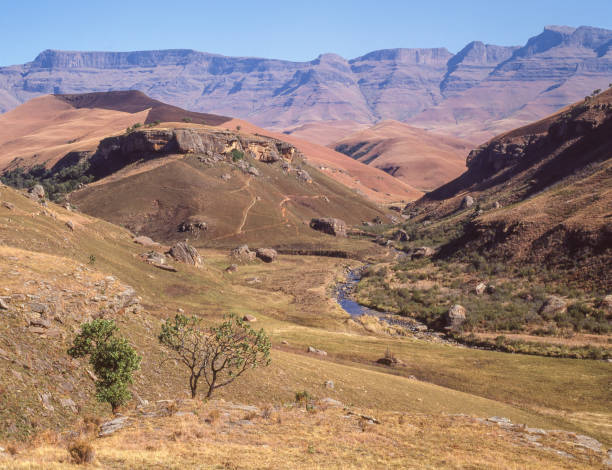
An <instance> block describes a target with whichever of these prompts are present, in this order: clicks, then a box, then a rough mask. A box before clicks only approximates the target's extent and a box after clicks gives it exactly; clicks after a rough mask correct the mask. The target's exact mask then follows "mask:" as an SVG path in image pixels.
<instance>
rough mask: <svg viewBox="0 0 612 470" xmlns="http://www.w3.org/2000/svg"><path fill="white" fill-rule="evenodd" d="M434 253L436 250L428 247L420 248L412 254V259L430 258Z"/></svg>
mask: <svg viewBox="0 0 612 470" xmlns="http://www.w3.org/2000/svg"><path fill="white" fill-rule="evenodd" d="M435 253H436V250H434V249H433V248H430V247H428V246H420V247H418V248H416V249H415V250H414V251H413V252H412V256H411V257H412V259H421V258H430V257H431V256H433V255H434V254H435Z"/></svg>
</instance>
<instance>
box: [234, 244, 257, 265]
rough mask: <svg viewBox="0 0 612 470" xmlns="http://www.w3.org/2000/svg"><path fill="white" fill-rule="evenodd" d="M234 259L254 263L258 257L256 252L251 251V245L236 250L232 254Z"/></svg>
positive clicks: (241, 246)
mask: <svg viewBox="0 0 612 470" xmlns="http://www.w3.org/2000/svg"><path fill="white" fill-rule="evenodd" d="M231 256H232V257H233V258H236V259H239V260H240V261H243V262H246V261H253V260H254V259H255V257H256V254H255V252H254V251H251V250H249V245H240V246H239V247H237V248H234V249H233V250H232V252H231Z"/></svg>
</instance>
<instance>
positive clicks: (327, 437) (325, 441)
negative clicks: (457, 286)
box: [0, 403, 602, 470]
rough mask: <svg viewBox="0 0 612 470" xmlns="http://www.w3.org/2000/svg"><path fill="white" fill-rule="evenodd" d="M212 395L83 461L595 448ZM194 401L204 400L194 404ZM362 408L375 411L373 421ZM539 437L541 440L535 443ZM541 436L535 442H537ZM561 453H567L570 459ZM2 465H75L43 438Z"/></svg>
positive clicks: (470, 460) (502, 460) (143, 463)
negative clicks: (210, 418)
mask: <svg viewBox="0 0 612 470" xmlns="http://www.w3.org/2000/svg"><path fill="white" fill-rule="evenodd" d="M229 405H230V404H224V403H220V404H219V403H214V404H209V405H205V406H204V409H205V408H207V407H208V408H210V407H215V408H216V409H219V410H223V411H224V417H223V418H222V419H220V421H219V422H218V423H217V424H216V425H215V426H211V425H210V424H208V423H207V422H206V420H205V419H202V418H201V417H199V416H201V415H202V413H201V412H199V413H197V414H186V415H182V416H173V417H165V418H153V419H148V420H139V421H138V422H137V423H136V424H134V425H133V426H131V427H130V428H128V429H125V430H123V431H120V432H118V433H116V434H115V435H113V436H110V437H108V438H102V439H97V440H96V441H94V442H93V444H92V445H93V449H94V451H95V454H96V461H95V462H94V463H93V464H91V466H90V467H91V468H105V469H124V468H130V469H134V470H138V469H149V468H157V467H160V468H167V469H196V468H215V469H224V468H236V469H261V468H295V469H315V468H325V469H348V468H390V469H405V468H415V469H416V468H436V469H456V468H473V469H485V468H486V469H493V468H495V469H517V470H518V469H527V468H529V469H534V470H539V469H541V470H544V469H550V468H555V469H575V470H578V469H588V468H599V465H600V464H601V459H602V454H601V453H597V452H594V451H591V450H589V449H586V448H583V447H580V446H577V445H575V444H573V442H574V440H573V439H574V438H573V437H572V436H571V435H569V434H567V433H562V432H555V433H549V434H548V435H545V436H537V437H536V438H533V434H530V432H529V431H528V430H526V429H522V428H520V427H514V428H512V429H504V428H503V427H501V426H498V425H497V424H493V423H487V422H481V421H479V420H477V419H474V418H470V417H467V416H448V415H446V416H445V415H427V414H414V413H410V414H407V413H403V414H398V413H389V412H381V411H376V410H359V413H355V415H347V414H346V412H345V411H343V410H342V409H338V408H330V409H327V410H316V411H314V412H311V413H307V412H305V411H304V410H303V409H299V408H286V409H284V410H282V411H279V414H280V415H281V416H282V419H279V420H276V421H274V420H258V419H253V420H247V421H245V420H242V421H240V420H237V417H238V416H239V415H240V411H239V410H235V409H233V408H232V407H231V406H229ZM194 406H196V408H202V405H197V404H196V405H194ZM361 414H364V415H374V416H376V418H377V419H378V420H379V421H380V423H381V424H373V423H372V422H371V421H369V420H368V419H367V418H364V417H361ZM536 441H539V442H536ZM540 442H541V443H540ZM559 451H561V452H568V453H571V455H572V456H573V457H572V458H569V457H565V456H563V455H562V454H561V453H560V452H559ZM0 468H3V469H4V468H6V469H8V468H10V469H16V470H17V469H26V468H27V469H43V468H44V469H69V468H76V465H75V464H73V463H71V462H70V461H69V459H68V458H67V455H66V451H65V450H64V449H62V448H61V447H59V446H55V445H44V446H40V447H33V448H29V449H28V452H23V453H22V454H19V455H16V456H12V457H5V458H2V457H0Z"/></svg>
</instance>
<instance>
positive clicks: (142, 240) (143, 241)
mask: <svg viewBox="0 0 612 470" xmlns="http://www.w3.org/2000/svg"><path fill="white" fill-rule="evenodd" d="M134 243H138V244H139V245H142V246H159V243H157V242H154V241H153V240H151V239H150V238H149V237H145V236H144V235H142V236H140V237H135V238H134Z"/></svg>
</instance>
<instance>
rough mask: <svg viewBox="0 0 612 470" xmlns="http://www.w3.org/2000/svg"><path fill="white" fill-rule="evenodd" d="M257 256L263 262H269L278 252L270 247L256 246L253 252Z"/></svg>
mask: <svg viewBox="0 0 612 470" xmlns="http://www.w3.org/2000/svg"><path fill="white" fill-rule="evenodd" d="M255 253H256V255H257V257H258V258H259V259H260V260H262V261H263V262H264V263H271V262H272V261H274V260H275V259H276V256H277V255H278V253H277V252H276V250H274V249H272V248H258V249H257V251H256V252H255Z"/></svg>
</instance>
